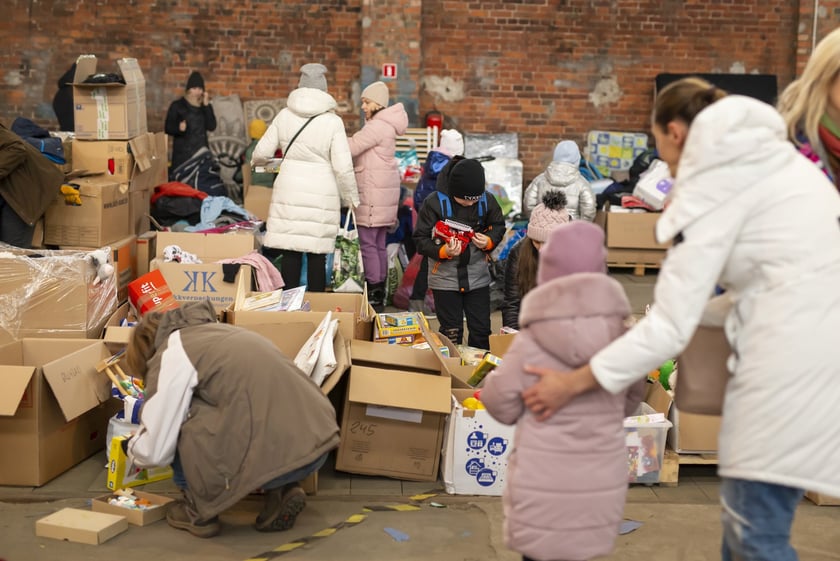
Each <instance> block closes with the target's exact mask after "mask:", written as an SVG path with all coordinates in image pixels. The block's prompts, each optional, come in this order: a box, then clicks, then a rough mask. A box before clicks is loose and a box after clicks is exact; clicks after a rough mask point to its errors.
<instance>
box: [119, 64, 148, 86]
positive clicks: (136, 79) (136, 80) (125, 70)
mask: <svg viewBox="0 0 840 561" xmlns="http://www.w3.org/2000/svg"><path fill="white" fill-rule="evenodd" d="M117 68H119V69H120V74H122V77H123V79H124V80H125V83H126V84H145V83H146V78H144V77H143V71H142V70H140V63H139V62H137V59H136V58H121V59H118V60H117Z"/></svg>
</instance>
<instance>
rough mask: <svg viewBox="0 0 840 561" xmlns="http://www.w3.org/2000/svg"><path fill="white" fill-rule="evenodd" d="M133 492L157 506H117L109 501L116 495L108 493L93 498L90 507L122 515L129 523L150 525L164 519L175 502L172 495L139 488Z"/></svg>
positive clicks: (98, 510)
mask: <svg viewBox="0 0 840 561" xmlns="http://www.w3.org/2000/svg"><path fill="white" fill-rule="evenodd" d="M132 492H133V493H134V496H135V497H137V498H138V499H145V500H147V501H149V502H150V503H151V504H153V505H157V506H156V507H155V508H148V509H146V510H139V509H132V508H125V507H121V506H116V505H112V504H110V503H109V502H108V500H109V499H110V498H111V497H113V496H114V495H113V494H108V495H102V496H100V497H96V498H94V499H92V500H91V501H90V508H91V510H92V511H93V512H104V513H105V514H113V515H114V516H122V517H123V518H125V519H126V520H127V521H128V523H129V524H134V525H135V526H148V525H149V524H153V523H155V522H157V521H158V520H163V519H164V518H165V517H166V511H167V510H169V506H170V505H171V504H172V503H173V502H175V499H173V498H171V497H164V496H162V495H155V494H154V493H144V492H143V491H137V490H134V491H132Z"/></svg>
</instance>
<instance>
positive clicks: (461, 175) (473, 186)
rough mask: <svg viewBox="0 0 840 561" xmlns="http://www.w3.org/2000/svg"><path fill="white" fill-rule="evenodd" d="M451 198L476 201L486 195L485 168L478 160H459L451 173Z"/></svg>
mask: <svg viewBox="0 0 840 561" xmlns="http://www.w3.org/2000/svg"><path fill="white" fill-rule="evenodd" d="M448 187H449V196H450V197H458V198H459V199H466V200H468V201H476V200H478V199H480V198H481V195H482V194H483V193H484V168H483V167H482V165H481V163H480V162H479V161H478V160H472V159H469V158H465V159H463V160H458V161H457V162H456V163H455V164H454V165H453V166H452V170H451V171H450V172H449V186H448Z"/></svg>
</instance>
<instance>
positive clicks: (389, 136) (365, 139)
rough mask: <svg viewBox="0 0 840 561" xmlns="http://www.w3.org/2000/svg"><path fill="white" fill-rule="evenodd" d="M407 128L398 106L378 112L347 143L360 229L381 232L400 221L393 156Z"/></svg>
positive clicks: (396, 167) (406, 122) (402, 108)
mask: <svg viewBox="0 0 840 561" xmlns="http://www.w3.org/2000/svg"><path fill="white" fill-rule="evenodd" d="M407 126H408V115H407V114H406V112H405V108H404V107H403V104H402V103H395V104H394V105H391V106H389V107H386V108H384V109H382V110H380V111H378V112H377V113H376V114H375V115H374V116H373V117H371V119H370V120H369V121H367V122H366V123H365V126H364V127H362V130H360V131H359V132H357V133H356V134H354V135H353V136H352V137H350V139H349V140H348V142H349V144H350V154H351V155H352V156H353V167H354V171H355V173H356V186H357V187H358V189H359V206H358V207H356V223H357V224H358V225H359V226H367V227H369V228H378V227H380V226H391V225H392V224H394V223H395V222H396V221H397V206H398V205H399V202H400V170H399V166H397V159H396V158H395V157H394V154H395V153H396V149H397V136H399V135H401V134H405V129H406V127H407Z"/></svg>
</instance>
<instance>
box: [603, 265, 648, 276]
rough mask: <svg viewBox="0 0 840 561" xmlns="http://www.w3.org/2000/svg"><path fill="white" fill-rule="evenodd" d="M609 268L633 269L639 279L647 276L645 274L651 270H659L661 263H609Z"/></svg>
mask: <svg viewBox="0 0 840 561" xmlns="http://www.w3.org/2000/svg"><path fill="white" fill-rule="evenodd" d="M607 267H609V268H610V269H633V274H634V275H635V276H637V277H643V276H645V273H646V272H647V271H648V270H650V269H659V267H660V265H659V263H610V262H607Z"/></svg>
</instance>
